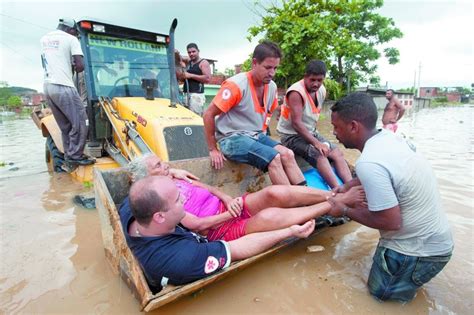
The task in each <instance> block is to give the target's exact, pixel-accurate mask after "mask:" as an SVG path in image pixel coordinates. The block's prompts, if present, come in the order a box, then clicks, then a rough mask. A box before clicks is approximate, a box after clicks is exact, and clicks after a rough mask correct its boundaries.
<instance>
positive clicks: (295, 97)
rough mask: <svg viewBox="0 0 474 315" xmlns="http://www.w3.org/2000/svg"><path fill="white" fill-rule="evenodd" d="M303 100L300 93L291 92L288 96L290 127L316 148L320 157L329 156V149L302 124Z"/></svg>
mask: <svg viewBox="0 0 474 315" xmlns="http://www.w3.org/2000/svg"><path fill="white" fill-rule="evenodd" d="M303 102H304V101H303V98H302V97H301V95H300V93H298V92H296V91H291V92H289V94H288V107H289V108H290V115H291V125H292V126H293V128H294V129H295V130H296V132H297V133H298V134H299V135H300V136H301V137H303V139H304V140H306V142H308V143H309V144H311V145H312V146H313V147H315V148H316V150H318V151H319V152H321V154H322V155H324V156H327V155H328V154H329V148H328V147H327V146H326V145H324V144H322V143H321V142H319V141H318V139H316V138H315V137H314V136H313V135H312V134H311V133H310V132H309V131H308V129H306V126H305V125H304V124H303V108H304V103H303Z"/></svg>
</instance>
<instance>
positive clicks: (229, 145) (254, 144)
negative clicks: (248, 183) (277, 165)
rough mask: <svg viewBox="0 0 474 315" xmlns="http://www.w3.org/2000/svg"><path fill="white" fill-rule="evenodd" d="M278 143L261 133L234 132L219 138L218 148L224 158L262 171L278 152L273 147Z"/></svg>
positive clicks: (265, 169)
mask: <svg viewBox="0 0 474 315" xmlns="http://www.w3.org/2000/svg"><path fill="white" fill-rule="evenodd" d="M279 144H280V143H279V142H277V141H275V140H273V139H272V138H270V137H268V136H266V135H265V134H263V133H259V134H258V135H257V136H255V137H250V136H246V135H241V134H236V135H232V136H229V137H226V138H224V139H221V140H219V147H220V150H221V152H222V153H223V154H224V155H225V157H226V158H228V159H229V160H232V161H235V162H240V163H246V164H250V165H252V166H255V167H256V168H258V169H260V170H262V171H264V172H266V171H267V169H268V165H269V164H270V162H271V161H272V160H273V159H274V158H275V156H276V155H277V154H278V151H277V150H275V149H274V147H275V146H277V145H279Z"/></svg>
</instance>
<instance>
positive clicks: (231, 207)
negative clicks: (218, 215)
mask: <svg viewBox="0 0 474 315" xmlns="http://www.w3.org/2000/svg"><path fill="white" fill-rule="evenodd" d="M225 206H226V208H227V211H229V213H230V214H231V215H232V216H233V217H234V218H237V217H239V216H240V214H241V213H242V210H243V208H244V200H243V199H242V197H237V198H234V199H231V200H230V201H229V202H226V205H225Z"/></svg>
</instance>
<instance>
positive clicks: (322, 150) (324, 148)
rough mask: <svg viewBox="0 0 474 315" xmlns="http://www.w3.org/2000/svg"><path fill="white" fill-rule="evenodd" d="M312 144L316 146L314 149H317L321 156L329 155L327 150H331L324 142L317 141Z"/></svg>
mask: <svg viewBox="0 0 474 315" xmlns="http://www.w3.org/2000/svg"><path fill="white" fill-rule="evenodd" d="M313 146H314V147H315V148H316V150H318V151H319V153H321V155H322V156H325V157H327V156H328V155H329V152H331V150H330V149H329V147H328V146H327V145H325V144H324V143H321V142H318V143H315V144H313Z"/></svg>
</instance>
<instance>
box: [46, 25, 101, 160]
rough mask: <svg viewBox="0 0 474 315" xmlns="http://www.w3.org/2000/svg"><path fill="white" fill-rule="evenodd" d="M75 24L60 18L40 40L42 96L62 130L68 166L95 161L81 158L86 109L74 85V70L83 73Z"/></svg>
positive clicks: (85, 134)
mask: <svg viewBox="0 0 474 315" xmlns="http://www.w3.org/2000/svg"><path fill="white" fill-rule="evenodd" d="M76 36H77V29H76V22H75V21H74V20H72V19H67V18H65V19H60V20H59V24H58V27H57V30H55V31H52V32H50V33H48V34H46V35H44V36H43V37H42V38H41V41H40V42H41V50H42V54H41V61H42V64H43V69H44V87H43V89H44V93H45V96H46V100H47V101H48V105H49V107H50V108H51V110H52V112H53V115H54V118H55V120H56V122H57V123H58V126H59V128H60V129H61V135H62V141H63V148H64V159H65V161H66V163H67V164H69V165H70V166H72V167H73V166H77V165H89V164H93V163H94V162H95V160H94V159H91V158H89V157H87V156H86V155H84V147H85V144H86V138H87V124H86V119H87V115H86V110H85V107H84V105H83V103H82V101H81V97H80V95H79V93H78V91H77V89H76V87H75V86H74V82H73V70H74V71H75V72H77V73H79V72H82V71H83V70H84V63H83V53H82V49H81V46H80V44H79V40H78V39H77V37H76Z"/></svg>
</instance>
